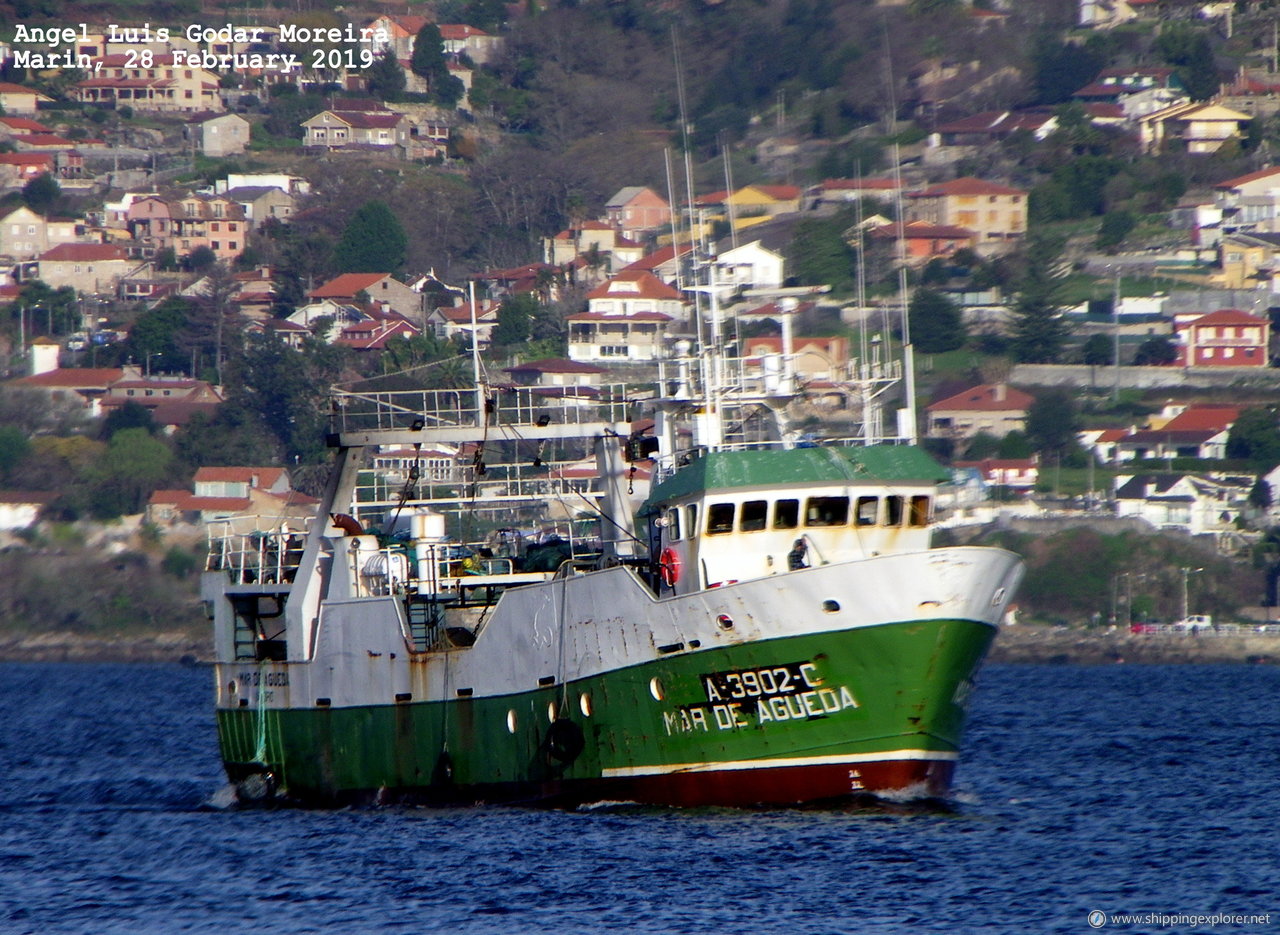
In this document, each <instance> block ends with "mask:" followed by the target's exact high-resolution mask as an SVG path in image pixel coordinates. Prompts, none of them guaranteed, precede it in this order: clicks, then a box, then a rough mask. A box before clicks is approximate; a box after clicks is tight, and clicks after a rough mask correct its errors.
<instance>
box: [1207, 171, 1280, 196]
mask: <svg viewBox="0 0 1280 935" xmlns="http://www.w3.org/2000/svg"><path fill="white" fill-rule="evenodd" d="M1273 175H1280V166H1271V167H1270V168H1268V169H1259V170H1258V171H1257V172H1250V173H1248V174H1246V175H1238V176H1236V177H1235V178H1234V179H1227V180H1226V181H1225V182H1219V183H1218V184H1217V185H1215V186H1213V187H1214V188H1216V189H1218V190H1219V191H1223V190H1226V189H1232V188H1239V187H1240V186H1241V185H1247V184H1248V183H1249V182H1256V181H1258V180H1259V179H1265V178H1269V177H1271V176H1273Z"/></svg>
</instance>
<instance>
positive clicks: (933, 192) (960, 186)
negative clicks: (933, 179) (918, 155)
mask: <svg viewBox="0 0 1280 935" xmlns="http://www.w3.org/2000/svg"><path fill="white" fill-rule="evenodd" d="M1025 194H1026V192H1025V191H1023V190H1022V189H1020V188H1010V187H1009V186H1007V185H997V184H996V183H995V182H988V181H985V180H984V179H975V178H973V177H972V176H965V177H964V178H959V179H952V180H951V181H950V182H941V183H939V184H937V185H933V186H931V187H929V188H926V189H924V190H923V191H918V192H911V193H910V195H909V196H908V197H910V198H931V197H937V196H939V195H1025Z"/></svg>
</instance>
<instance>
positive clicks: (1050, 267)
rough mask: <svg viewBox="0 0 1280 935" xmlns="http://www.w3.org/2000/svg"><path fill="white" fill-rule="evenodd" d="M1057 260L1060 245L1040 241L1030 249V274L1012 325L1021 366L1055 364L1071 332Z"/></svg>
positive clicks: (1020, 292)
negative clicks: (1061, 295) (1061, 296)
mask: <svg viewBox="0 0 1280 935" xmlns="http://www.w3.org/2000/svg"><path fill="white" fill-rule="evenodd" d="M1057 259H1058V245H1057V244H1054V243H1051V242H1048V241H1044V240H1037V241H1032V242H1031V243H1030V244H1028V246H1027V271H1026V273H1025V274H1024V275H1023V277H1022V282H1021V283H1020V284H1019V288H1018V298H1017V300H1016V301H1015V302H1014V306H1013V319H1012V322H1011V331H1012V333H1013V340H1012V342H1011V346H1012V349H1013V356H1014V357H1015V358H1016V359H1017V360H1018V361H1019V362H1020V363H1026V364H1051V363H1054V362H1055V361H1057V360H1058V358H1059V357H1060V356H1061V355H1062V350H1063V346H1064V344H1065V343H1066V340H1067V337H1068V335H1070V333H1071V326H1070V325H1069V324H1068V323H1067V321H1066V319H1065V318H1063V317H1062V309H1061V308H1060V307H1059V305H1058V293H1059V290H1060V288H1061V286H1062V277H1061V275H1060V274H1059V273H1057V272H1056V271H1055V269H1054V266H1055V264H1056V262H1057Z"/></svg>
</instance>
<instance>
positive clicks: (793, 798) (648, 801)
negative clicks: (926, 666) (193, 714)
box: [229, 759, 955, 808]
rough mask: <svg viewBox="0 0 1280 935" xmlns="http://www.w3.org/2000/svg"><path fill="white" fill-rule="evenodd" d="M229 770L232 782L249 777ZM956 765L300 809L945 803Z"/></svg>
mask: <svg viewBox="0 0 1280 935" xmlns="http://www.w3.org/2000/svg"><path fill="white" fill-rule="evenodd" d="M240 765H241V766H245V767H248V769H242V770H231V771H229V772H230V773H231V775H232V780H233V781H237V782H238V781H241V780H243V778H244V776H245V775H248V774H249V773H250V772H252V767H251V766H249V764H240ZM954 771H955V762H954V761H952V760H923V759H911V760H881V761H867V762H858V763H848V764H822V765H806V766H780V767H764V768H760V769H750V770H741V769H738V770H706V771H686V772H676V773H667V774H663V775H651V776H631V777H625V778H611V779H595V780H572V781H554V780H552V781H548V782H543V783H501V784H497V783H493V784H484V785H476V786H460V787H449V786H429V787H424V788H417V789H377V790H370V789H365V790H346V791H344V792H342V793H340V794H338V795H336V796H334V797H332V798H330V797H322V798H316V797H312V796H306V797H302V798H301V800H300V801H299V804H303V805H335V804H353V803H354V804H364V805H393V804H427V805H460V804H466V805H472V804H477V803H486V802H488V803H506V804H520V805H548V806H552V807H557V808H572V807H575V806H579V805H590V804H593V803H596V802H635V803H637V804H641V805H663V806H676V807H699V806H704V807H705V806H722V807H730V808H752V807H756V806H762V805H779V806H782V805H797V804H802V803H803V804H814V803H834V802H840V801H852V800H856V799H863V798H866V797H868V796H884V797H887V798H893V797H895V795H896V794H901V795H903V796H904V797H905V798H908V799H942V798H945V797H946V795H947V792H948V790H949V789H950V787H951V777H952V775H953V773H954Z"/></svg>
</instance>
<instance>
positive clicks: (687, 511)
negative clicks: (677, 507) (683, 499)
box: [684, 503, 698, 536]
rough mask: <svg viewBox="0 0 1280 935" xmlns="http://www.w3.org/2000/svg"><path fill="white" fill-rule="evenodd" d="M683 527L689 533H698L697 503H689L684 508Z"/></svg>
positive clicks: (692, 534) (693, 534)
mask: <svg viewBox="0 0 1280 935" xmlns="http://www.w3.org/2000/svg"><path fill="white" fill-rule="evenodd" d="M684 519H685V524H684V528H685V529H687V530H689V535H691V536H695V535H697V534H698V504H696V503H690V504H689V505H688V506H686V507H685V508H684Z"/></svg>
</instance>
